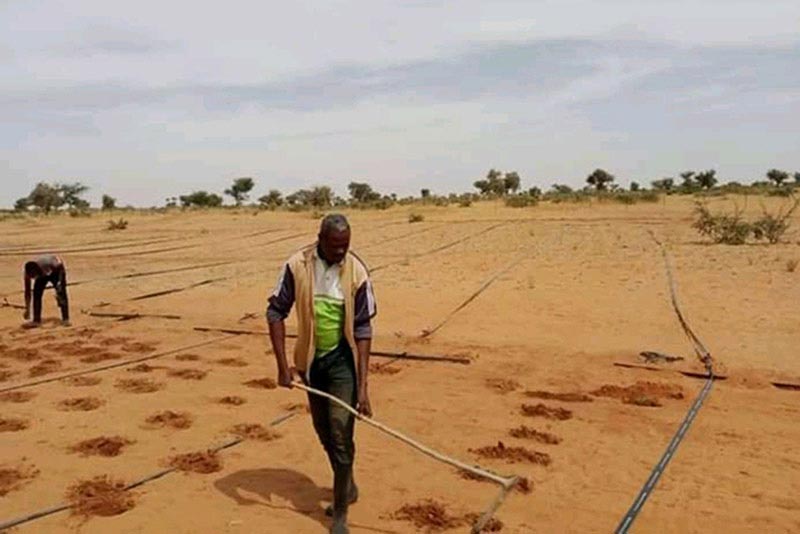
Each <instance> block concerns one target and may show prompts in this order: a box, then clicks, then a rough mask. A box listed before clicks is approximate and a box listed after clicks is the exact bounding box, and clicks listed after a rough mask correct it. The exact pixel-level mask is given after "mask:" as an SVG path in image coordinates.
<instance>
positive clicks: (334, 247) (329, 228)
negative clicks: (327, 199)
mask: <svg viewBox="0 0 800 534" xmlns="http://www.w3.org/2000/svg"><path fill="white" fill-rule="evenodd" d="M319 248H320V252H321V253H322V257H323V259H324V260H325V261H327V262H328V263H339V262H341V261H342V260H343V259H344V257H345V256H346V255H347V250H348V249H349V248H350V223H348V222H347V218H346V217H345V216H344V215H339V214H332V215H328V216H326V217H325V218H324V219H322V224H321V225H320V227H319Z"/></svg>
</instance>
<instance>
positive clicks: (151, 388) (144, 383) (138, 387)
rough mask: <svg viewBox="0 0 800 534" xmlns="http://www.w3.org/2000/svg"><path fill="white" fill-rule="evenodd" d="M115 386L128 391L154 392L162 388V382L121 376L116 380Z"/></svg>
mask: <svg viewBox="0 0 800 534" xmlns="http://www.w3.org/2000/svg"><path fill="white" fill-rule="evenodd" d="M116 388H117V389H121V390H122V391H127V392H128V393H155V392H156V391H159V390H161V389H164V384H162V383H160V382H154V381H153V380H150V379H149V378H122V379H120V380H117V383H116Z"/></svg>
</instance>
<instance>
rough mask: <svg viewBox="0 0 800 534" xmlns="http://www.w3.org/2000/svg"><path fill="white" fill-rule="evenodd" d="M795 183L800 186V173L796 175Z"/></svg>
mask: <svg viewBox="0 0 800 534" xmlns="http://www.w3.org/2000/svg"><path fill="white" fill-rule="evenodd" d="M794 183H796V184H798V185H800V172H796V173H794Z"/></svg>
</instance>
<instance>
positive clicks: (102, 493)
mask: <svg viewBox="0 0 800 534" xmlns="http://www.w3.org/2000/svg"><path fill="white" fill-rule="evenodd" d="M67 500H68V501H69V502H70V504H71V505H72V513H73V514H76V515H82V516H85V517H91V516H101V517H111V516H115V515H120V514H124V513H125V512H127V511H128V510H130V509H132V508H133V507H134V506H135V505H136V502H135V499H134V496H133V495H132V494H131V493H130V492H127V491H125V483H124V482H121V481H119V480H113V479H111V478H110V477H108V476H99V477H96V478H93V479H92V480H86V481H82V482H78V483H76V484H74V485H73V486H71V487H70V488H69V490H67Z"/></svg>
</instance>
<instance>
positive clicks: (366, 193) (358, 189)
mask: <svg viewBox="0 0 800 534" xmlns="http://www.w3.org/2000/svg"><path fill="white" fill-rule="evenodd" d="M347 190H348V191H350V201H351V202H358V203H367V202H375V201H376V200H379V199H380V198H381V195H380V193H378V192H376V191H373V190H372V186H371V185H369V184H368V183H362V182H350V183H349V184H348V186H347Z"/></svg>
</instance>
